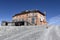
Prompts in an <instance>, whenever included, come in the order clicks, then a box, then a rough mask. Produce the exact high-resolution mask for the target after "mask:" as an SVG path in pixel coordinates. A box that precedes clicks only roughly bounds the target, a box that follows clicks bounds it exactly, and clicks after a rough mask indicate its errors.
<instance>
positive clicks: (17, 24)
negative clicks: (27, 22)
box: [15, 22, 24, 26]
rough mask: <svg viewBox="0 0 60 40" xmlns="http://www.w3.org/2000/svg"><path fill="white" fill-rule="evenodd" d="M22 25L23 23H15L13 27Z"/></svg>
mask: <svg viewBox="0 0 60 40" xmlns="http://www.w3.org/2000/svg"><path fill="white" fill-rule="evenodd" d="M22 25H24V22H15V26H22Z"/></svg>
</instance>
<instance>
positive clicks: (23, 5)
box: [0, 0, 60, 22]
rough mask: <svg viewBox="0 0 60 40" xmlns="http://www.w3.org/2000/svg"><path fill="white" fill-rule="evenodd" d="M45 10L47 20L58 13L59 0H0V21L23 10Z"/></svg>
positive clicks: (59, 11) (10, 18)
mask: <svg viewBox="0 0 60 40" xmlns="http://www.w3.org/2000/svg"><path fill="white" fill-rule="evenodd" d="M31 9H38V10H40V11H41V12H44V11H46V16H47V20H49V19H50V18H52V17H54V16H57V15H60V0H0V22H1V21H3V20H7V21H11V20H12V16H13V15H15V14H16V13H19V12H21V11H24V10H31Z"/></svg>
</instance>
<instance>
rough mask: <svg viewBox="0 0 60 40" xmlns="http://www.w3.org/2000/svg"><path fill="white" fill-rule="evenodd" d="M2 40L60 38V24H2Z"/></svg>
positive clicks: (0, 35)
mask: <svg viewBox="0 0 60 40" xmlns="http://www.w3.org/2000/svg"><path fill="white" fill-rule="evenodd" d="M0 40H60V26H58V25H49V26H48V28H46V26H2V27H0Z"/></svg>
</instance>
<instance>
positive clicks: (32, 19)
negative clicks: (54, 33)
mask: <svg viewBox="0 0 60 40" xmlns="http://www.w3.org/2000/svg"><path fill="white" fill-rule="evenodd" d="M4 23H5V24H6V23H8V24H9V23H10V25H15V26H21V25H45V24H47V21H46V15H45V14H44V13H42V12H40V11H39V10H30V11H29V10H26V11H22V12H21V13H18V14H15V15H14V16H13V17H12V22H4ZM12 23H13V24H12Z"/></svg>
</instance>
